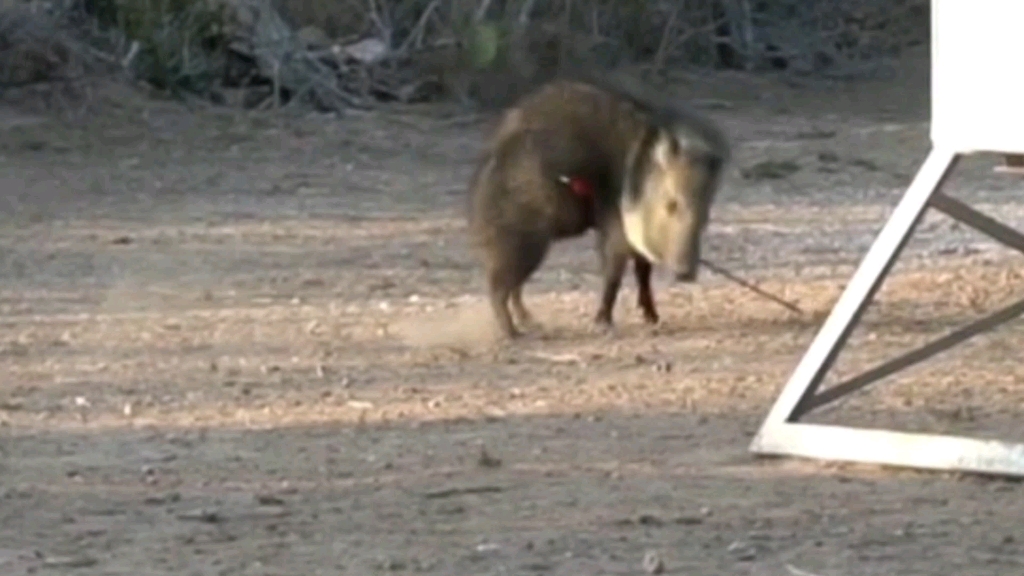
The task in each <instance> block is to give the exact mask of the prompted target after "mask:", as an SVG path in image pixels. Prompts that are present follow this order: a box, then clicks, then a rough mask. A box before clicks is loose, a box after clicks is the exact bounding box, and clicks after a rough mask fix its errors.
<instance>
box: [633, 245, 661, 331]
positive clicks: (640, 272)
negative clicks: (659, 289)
mask: <svg viewBox="0 0 1024 576" xmlns="http://www.w3.org/2000/svg"><path fill="white" fill-rule="evenodd" d="M653 270H654V267H653V266H652V265H651V263H650V261H649V260H647V258H644V257H643V256H640V255H639V254H635V255H633V272H634V273H635V274H636V286H637V304H638V305H639V306H640V310H642V311H643V314H644V320H645V321H647V323H648V324H657V323H658V310H657V309H656V308H655V307H654V292H653V291H652V290H651V273H652V272H653Z"/></svg>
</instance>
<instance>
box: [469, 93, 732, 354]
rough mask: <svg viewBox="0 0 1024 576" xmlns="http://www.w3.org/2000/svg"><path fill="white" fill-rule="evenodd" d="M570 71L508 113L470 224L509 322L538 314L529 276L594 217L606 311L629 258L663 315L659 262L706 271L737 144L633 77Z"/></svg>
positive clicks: (489, 153)
mask: <svg viewBox="0 0 1024 576" xmlns="http://www.w3.org/2000/svg"><path fill="white" fill-rule="evenodd" d="M619 84H621V85H612V84H610V83H608V82H606V81H601V82H595V81H594V80H589V79H587V80H581V79H560V80H555V81H552V82H550V83H548V84H546V85H544V86H542V87H541V88H539V89H538V90H536V91H534V92H532V93H530V94H528V95H527V96H525V97H524V98H522V99H521V100H520V101H519V102H518V104H516V105H515V106H513V107H512V108H510V109H508V110H507V111H506V112H505V113H504V114H503V115H502V117H501V119H500V120H499V122H498V126H497V128H496V130H495V131H494V133H493V134H492V136H491V138H490V142H489V145H488V147H487V148H486V150H485V152H484V154H483V157H482V158H481V160H480V163H479V164H478V166H477V168H476V171H475V172H474V174H473V176H472V178H471V180H470V184H469V189H470V190H469V230H470V235H471V238H472V241H473V243H474V244H475V246H476V248H477V250H478V252H479V254H480V256H481V257H482V260H483V264H484V269H485V272H486V278H487V283H488V286H489V291H490V301H491V305H492V307H493V309H494V314H495V315H496V318H497V321H498V324H499V328H500V329H501V331H502V332H503V333H504V334H505V335H506V336H507V337H509V338H513V337H515V336H518V334H519V332H518V330H517V329H516V328H515V326H514V325H513V322H512V316H511V315H510V314H509V304H510V303H511V310H512V312H513V313H514V314H515V316H516V317H517V318H516V320H517V322H519V323H520V324H523V325H529V324H532V318H531V316H530V314H529V312H528V311H527V310H526V308H525V306H524V305H523V300H522V289H523V284H524V283H525V282H526V280H527V279H528V278H529V277H530V276H531V275H532V274H533V272H534V271H535V270H536V269H537V268H538V267H539V266H540V264H541V262H542V261H543V260H544V257H545V256H546V254H547V251H548V248H549V247H550V245H551V243H552V242H553V241H557V240H561V239H565V238H569V237H574V236H579V235H581V234H583V233H584V232H586V231H587V230H589V229H591V228H594V229H595V230H596V232H597V249H598V253H599V255H600V258H601V269H602V274H603V276H604V286H603V292H602V295H601V302H600V306H599V308H598V311H597V315H596V318H595V322H596V323H597V324H599V325H603V326H605V327H610V325H611V323H612V308H613V306H614V304H615V299H616V296H617V294H618V291H619V287H620V284H621V282H622V276H623V274H624V273H625V269H626V265H627V264H628V262H629V260H630V259H632V260H633V267H634V271H635V275H636V281H637V284H638V289H639V302H638V304H639V307H640V309H641V310H642V312H643V316H644V319H645V320H646V321H647V322H650V323H656V322H657V321H658V313H657V311H656V309H655V305H654V297H653V294H652V292H651V272H652V264H660V265H664V266H666V267H667V268H668V269H670V270H671V271H672V272H673V273H674V274H675V277H676V278H677V279H678V280H679V281H686V282H692V281H694V280H695V279H696V276H697V267H698V261H699V257H700V236H701V233H702V232H703V229H704V227H705V224H706V222H707V219H708V211H709V208H710V205H711V202H712V200H713V197H714V195H715V192H716V190H717V188H718V180H719V176H720V173H721V171H722V168H723V166H724V164H725V162H726V161H727V160H728V155H729V150H728V145H727V142H726V139H725V137H724V136H723V135H722V133H721V132H720V131H719V130H718V129H717V128H716V127H715V126H714V125H713V124H712V123H711V122H709V121H708V120H705V119H703V118H700V117H699V116H697V115H696V114H694V113H692V112H690V111H688V110H686V109H684V108H682V107H680V106H678V105H675V104H671V103H668V102H667V101H666V100H664V99H661V98H659V97H657V96H654V95H653V94H651V93H641V91H640V90H636V89H633V88H631V87H630V86H629V85H628V84H625V83H622V82H619Z"/></svg>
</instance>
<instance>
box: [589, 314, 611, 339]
mask: <svg viewBox="0 0 1024 576" xmlns="http://www.w3.org/2000/svg"><path fill="white" fill-rule="evenodd" d="M590 333H591V334H593V335H595V336H601V337H605V338H611V337H614V336H615V325H614V324H612V323H611V322H610V321H608V320H605V319H603V318H598V319H596V320H594V322H593V323H591V324H590Z"/></svg>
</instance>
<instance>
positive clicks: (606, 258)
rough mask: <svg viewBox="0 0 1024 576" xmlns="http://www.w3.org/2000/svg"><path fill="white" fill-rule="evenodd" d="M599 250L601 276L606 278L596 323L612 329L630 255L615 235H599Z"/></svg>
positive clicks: (595, 319)
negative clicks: (614, 310) (613, 315)
mask: <svg viewBox="0 0 1024 576" xmlns="http://www.w3.org/2000/svg"><path fill="white" fill-rule="evenodd" d="M598 250H599V253H600V255H601V274H602V276H603V277H604V283H603V288H602V290H601V304H600V306H599V307H598V309H597V316H596V317H595V318H594V321H595V322H596V323H597V325H598V326H601V327H604V328H610V327H611V326H612V309H613V308H614V307H615V299H616V298H617V297H618V295H619V287H620V286H622V275H623V274H625V272H626V264H627V263H628V262H629V254H628V253H627V252H626V251H625V250H622V247H621V246H620V242H616V241H615V238H614V235H609V234H599V235H598Z"/></svg>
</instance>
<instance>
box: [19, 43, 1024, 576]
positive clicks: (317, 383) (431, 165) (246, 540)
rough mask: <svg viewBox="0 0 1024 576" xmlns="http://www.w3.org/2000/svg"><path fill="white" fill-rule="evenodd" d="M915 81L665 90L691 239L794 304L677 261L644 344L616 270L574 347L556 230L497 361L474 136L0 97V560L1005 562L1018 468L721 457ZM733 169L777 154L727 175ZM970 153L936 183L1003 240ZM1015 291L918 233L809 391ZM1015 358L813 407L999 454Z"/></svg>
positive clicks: (579, 259) (1004, 183)
mask: <svg viewBox="0 0 1024 576" xmlns="http://www.w3.org/2000/svg"><path fill="white" fill-rule="evenodd" d="M926 64H927V61H926V60H921V59H917V60H908V61H907V62H904V63H902V64H901V65H900V66H899V67H898V68H897V69H896V70H897V74H896V76H895V78H894V79H888V80H885V81H881V80H879V81H871V82H868V81H861V82H858V83H856V84H826V83H823V82H804V83H802V85H799V86H793V85H789V84H787V83H785V82H782V81H781V80H779V79H769V78H751V77H747V76H743V75H727V76H723V77H720V78H715V79H711V78H701V77H695V76H694V77H680V78H679V79H678V81H677V82H676V84H675V86H676V88H677V89H678V91H679V93H680V94H681V95H685V96H687V97H690V98H694V99H696V100H698V101H699V102H700V103H701V105H702V106H705V107H706V108H707V109H708V110H709V112H708V113H709V114H712V115H713V116H714V117H715V118H716V119H718V120H719V121H720V122H721V123H722V125H723V127H724V128H725V129H726V130H727V131H728V133H729V135H730V137H731V138H732V139H733V141H734V142H735V148H736V153H735V156H736V158H735V161H734V163H733V164H732V166H731V167H730V172H729V174H728V177H727V179H726V181H725V183H724V185H723V191H722V195H721V200H720V202H719V203H718V204H717V205H716V206H715V209H714V213H713V223H712V225H711V228H710V230H709V233H708V236H707V241H706V256H707V257H708V258H709V259H710V260H712V261H713V262H715V263H717V264H718V265H720V266H723V267H725V268H727V269H729V270H731V271H732V272H733V273H735V274H737V275H739V276H742V277H743V278H746V279H748V280H751V281H756V282H757V283H758V285H759V286H761V287H762V288H763V289H764V290H767V291H769V292H772V293H774V294H778V295H780V296H783V297H785V298H786V299H788V300H790V301H793V302H795V303H797V304H798V305H799V306H800V307H801V308H802V309H803V310H804V313H803V314H797V313H794V312H790V311H788V310H786V309H785V308H783V307H781V306H779V305H777V304H775V303H772V302H771V301H768V300H765V299H763V298H761V297H758V296H756V295H754V294H752V293H751V292H749V291H747V290H745V289H744V288H742V287H739V286H737V285H736V284H734V283H730V282H729V281H727V280H725V279H723V278H722V277H721V276H717V275H715V274H713V273H710V272H707V271H705V272H704V274H703V275H702V277H701V279H700V282H699V283H697V284H695V285H674V284H672V283H671V282H669V281H668V280H667V279H664V278H660V277H659V279H658V280H657V283H656V297H657V299H658V303H659V307H660V310H661V312H662V316H663V322H662V324H661V325H660V326H658V327H656V328H648V327H645V326H644V325H643V324H642V322H641V320H640V314H639V312H638V310H637V309H636V306H635V305H634V300H635V291H634V290H633V285H632V283H631V281H628V282H627V284H626V286H627V288H626V290H625V292H624V294H623V295H622V296H621V297H620V303H619V306H618V308H617V309H616V319H617V322H618V326H617V329H616V331H615V333H614V334H612V335H610V336H609V335H598V334H594V333H593V332H591V330H590V318H591V317H592V314H593V312H594V310H595V309H596V308H595V307H596V305H597V302H596V300H597V290H598V285H599V282H598V276H597V259H596V256H595V255H594V254H593V252H592V240H591V239H590V238H584V239H580V240H578V241H574V242H568V243H565V244H562V245H560V246H558V247H557V248H556V249H555V251H554V253H553V254H552V256H551V257H550V258H549V260H548V261H547V263H546V264H545V266H544V267H543V268H542V270H541V271H540V272H539V273H538V274H537V275H536V276H535V278H534V280H533V281H532V282H531V283H530V284H529V286H528V288H527V292H526V300H527V305H528V306H529V307H531V308H532V310H533V311H534V312H535V314H536V315H537V316H538V317H539V318H540V319H541V320H542V321H543V324H544V327H543V330H542V331H540V332H538V333H534V334H532V335H531V336H530V337H528V338H527V339H525V340H523V341H521V342H517V343H515V344H512V345H500V344H496V343H495V341H494V339H493V333H494V332H493V326H492V324H491V319H490V314H489V312H488V311H487V309H486V308H485V307H484V303H483V300H482V282H481V279H480V277H479V275H478V273H477V269H476V267H475V264H474V262H473V260H472V258H471V255H470V253H469V252H468V250H467V249H466V245H465V238H464V226H463V219H462V206H463V204H462V202H463V194H464V186H465V182H466V180H467V178H468V175H469V171H470V170H471V168H472V164H473V160H474V158H475V155H476V152H477V150H478V147H479V145H480V143H481V128H482V125H481V124H480V123H479V122H474V121H472V119H467V118H465V117H464V116H460V115H459V114H456V113H454V112H451V111H449V110H446V109H445V108H444V107H436V106H435V107H422V108H407V109H402V110H389V111H386V112H373V113H361V114H350V115H346V116H344V117H340V118H337V117H328V116H316V115H312V116H302V117H298V116H290V115H287V114H282V115H271V114H267V113H263V114H247V113H242V112H237V111H230V110H223V109H221V110H194V111H189V110H187V109H185V108H184V107H182V106H180V105H178V104H174V103H169V102H158V101H154V100H148V99H144V98H142V97H141V96H139V95H136V94H134V93H132V92H128V91H126V90H124V89H115V88H114V87H109V86H108V87H106V88H103V89H96V90H95V91H94V92H93V93H92V94H91V96H90V98H91V100H90V101H91V102H92V104H91V108H88V109H85V110H84V111H82V112H80V113H79V114H78V116H76V117H75V118H71V119H70V120H69V119H67V118H64V119H61V118H58V117H55V116H53V115H48V114H44V113H43V112H41V111H39V110H34V109H33V107H32V106H31V105H30V104H32V102H33V101H34V100H33V99H29V100H28V101H26V99H25V98H24V97H22V98H21V99H20V100H18V102H19V103H18V104H12V103H11V102H8V103H6V104H4V105H2V106H0V214H2V216H0V278H2V280H3V282H2V284H0V374H3V378H2V379H0V574H4V575H8V574H9V575H15V574H31V573H38V574H51V573H53V574H61V573H67V574H96V575H101V574H102V575H107V574H120V575H134V576H143V575H147V574H154V575H155V574H175V575H187V576H191V575H207V574H218V575H221V574H222V575H228V574H240V575H246V576H261V575H268V576H269V575H280V576H284V575H289V576H290V575H319V574H354V575H367V574H383V573H423V574H458V575H463V574H464V575H485V574H494V575H497V574H523V575H529V574H552V575H573V576H575V575H602V574H623V575H625V574H644V573H645V562H644V558H645V555H649V554H655V555H657V556H658V557H659V558H660V562H661V563H662V565H663V568H664V573H665V574H686V575H696V574H701V575H705V574H706V575H719V574H744V575H747V574H749V575H758V576H762V575H763V576H774V575H794V576H807V575H814V576H853V575H873V574H878V575H883V574H884V575H893V574H899V575H901V576H909V575H918V574H972V575H982V574H1014V575H1017V574H1020V573H1021V571H1022V570H1024V533H1022V530H1021V527H1022V525H1024V521H1022V518H1024V498H1022V497H1021V496H1022V486H1021V484H1019V483H1016V482H1013V481H1010V480H1006V479H988V478H979V477H973V476H963V475H956V474H947V473H924V472H914V471H905V470H892V469H883V468H877V467H869V466H848V465H837V464H828V463H820V462H809V461H803V460H795V459H757V458H754V457H752V456H751V455H750V454H749V453H748V452H747V446H748V443H749V442H750V439H751V436H752V434H753V433H754V432H755V431H756V429H757V427H758V425H759V424H760V421H761V419H762V418H763V417H764V415H765V414H766V413H767V411H768V409H769V407H770V405H771V403H772V401H773V400H774V398H775V396H776V394H777V392H778V390H779V389H780V387H781V386H782V384H783V383H784V382H785V380H786V379H787V377H788V376H789V374H790V372H791V371H792V369H793V367H794V366H795V364H796V362H797V360H798V359H799V357H800V355H801V354H802V352H803V351H804V349H805V347H806V346H807V344H808V343H809V341H810V339H811V337H812V336H813V334H814V331H815V330H816V328H817V327H818V326H819V324H820V322H821V320H822V318H823V316H824V315H825V314H826V313H827V311H828V310H829V308H830V306H831V305H832V303H833V302H834V301H835V298H836V297H837V295H838V293H839V291H840V290H841V288H842V286H843V284H844V283H845V281H846V279H847V278H848V275H849V273H850V272H851V270H852V267H853V266H854V265H855V264H856V262H857V261H858V259H859V258H860V257H861V256H862V255H863V253H864V251H865V249H866V248H867V246H868V245H869V243H870V242H871V240H872V238H873V236H874V234H875V233H876V232H877V230H878V228H879V226H880V225H881V223H882V222H883V221H884V219H885V217H886V215H887V214H888V212H889V211H890V210H891V208H892V206H893V205H894V203H895V201H896V200H897V198H898V197H899V195H900V194H901V193H902V191H903V190H904V188H905V186H906V184H907V183H908V182H909V179H910V177H911V176H912V175H913V173H914V171H915V170H916V169H917V167H918V166H919V165H920V162H921V161H922V159H923V158H924V155H925V153H926V151H927V149H928V138H927V135H928V132H927V129H928V123H927V120H928V100H927V96H928V92H927V68H926ZM8 100H11V101H12V102H13V100H12V97H9V98H8ZM764 160H772V161H775V162H785V161H789V162H794V163H795V166H796V168H798V170H797V171H796V172H795V173H793V174H791V175H789V176H788V177H785V178H779V179H763V178H756V177H754V178H745V177H744V176H743V175H742V174H743V173H744V172H745V171H746V170H747V169H749V168H751V167H752V166H755V165H756V164H757V163H758V162H762V161H764ZM993 162H994V159H992V158H984V157H982V158H977V159H974V158H972V159H968V160H966V161H964V162H963V163H962V164H961V169H960V170H959V171H958V172H957V175H956V177H954V178H953V179H952V180H951V182H950V187H949V191H950V192H951V193H952V194H953V195H955V196H959V197H961V198H965V199H969V200H971V201H972V202H973V203H975V205H976V206H978V207H979V208H981V209H982V210H984V211H986V212H988V213H990V214H993V215H996V216H998V217H999V218H1000V219H1002V220H1003V221H1005V222H1008V223H1013V224H1017V225H1024V202H1022V200H1021V198H1020V196H1019V194H1017V191H1018V190H1019V187H1020V185H1021V183H1020V181H1019V180H1014V179H1012V178H1010V177H1007V176H1005V175H999V174H995V173H993V171H992V169H991V168H992V165H993ZM1022 275H1024V274H1022V270H1021V267H1020V264H1019V260H1018V257H1017V255H1015V254H1014V253H1011V252H1010V251H1008V250H1006V249H1004V248H1000V247H998V246H997V245H995V244H994V243H993V242H991V241H989V240H987V239H985V238H982V237H981V236H979V235H977V234H975V233H973V232H971V231H969V230H967V229H965V228H964V227H963V226H956V225H953V224H952V223H951V221H949V220H948V219H946V218H944V217H941V216H938V215H932V216H929V217H928V218H927V219H926V220H925V221H924V222H923V223H922V225H921V228H920V231H919V234H918V236H917V237H916V239H915V240H914V241H913V242H912V243H911V244H910V245H909V246H908V247H907V249H906V253H905V257H904V259H903V260H902V261H901V263H900V264H899V265H898V267H897V270H896V274H895V275H894V276H893V277H892V278H891V279H890V281H889V282H888V283H887V284H886V285H885V287H884V288H883V290H882V293H881V294H880V295H879V297H878V300H877V303H876V305H874V306H873V307H872V309H871V310H870V312H869V313H868V314H867V317H866V321H865V324H864V325H863V326H862V327H861V328H860V329H858V331H857V332H856V334H855V335H854V337H853V344H852V347H851V348H850V349H849V351H848V352H847V353H845V354H844V355H843V356H842V357H841V358H840V361H839V364H838V366H837V369H836V371H835V374H834V375H833V376H832V377H831V379H832V380H835V379H837V378H838V377H839V376H842V375H844V374H846V375H849V374H852V373H853V372H854V371H858V370H861V369H863V368H866V367H868V366H871V365H873V364H874V363H877V362H879V361H881V360H883V359H886V358H888V357H890V356H891V355H892V354H893V353H895V352H896V351H898V350H901V349H904V348H909V347H911V346H914V345H917V344H920V343H923V342H925V341H927V340H930V339H932V338H934V337H936V336H937V335H939V334H942V333H944V332H947V331H949V330H950V329H952V328H953V327H955V326H957V325H960V324H962V323H964V322H966V321H968V320H969V319H972V318H975V317H977V316H978V315H980V314H981V313H982V312H984V311H986V310H994V309H996V308H998V307H999V306H1001V305H1003V304H1004V303H1007V302H1010V301H1011V300H1013V299H1014V298H1015V296H1014V294H1015V293H1016V294H1019V293H1020V291H1021V290H1022V289H1021V288H1019V287H1018V286H1019V285H1022V284H1024V278H1022ZM1015 291H1016V292H1015ZM1022 344H1024V329H1022V327H1021V326H1020V324H1019V323H1011V324H1010V325H1008V326H1007V327H1005V328H1003V329H1001V330H999V331H998V332H996V333H993V334H991V335H987V336H984V337H979V338H977V339H975V340H973V341H971V342H970V343H969V344H968V345H966V346H961V347H959V348H957V349H955V350H953V351H950V352H947V353H945V354H943V355H942V356H940V357H938V358H936V359H933V360H931V361H929V362H928V363H926V364H924V365H922V366H920V367H918V368H915V369H913V370H910V371H908V372H905V373H904V374H902V375H900V376H898V377H894V378H891V379H889V380H887V381H884V382H882V383H880V384H878V385H876V386H875V387H873V388H871V389H869V390H868V391H866V392H863V393H861V394H859V395H857V396H856V397H854V398H852V399H850V400H848V401H846V402H844V403H842V404H840V405H839V406H838V407H837V408H834V409H830V410H825V411H824V412H823V414H822V415H815V416H814V419H815V420H818V421H829V422H842V423H847V424H851V425H879V426H887V427H897V428H902V429H915V430H931V431H945V432H953V433H957V432H965V433H971V434H975V435H979V436H985V437H1001V438H1005V439H1015V438H1016V439H1024V438H1021V435H1020V425H1019V422H1020V420H1021V416H1022V415H1024V364H1021V362H1020V356H1019V354H1020V349H1021V345H1022ZM648 565H652V560H651V558H650V557H649V558H648Z"/></svg>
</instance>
